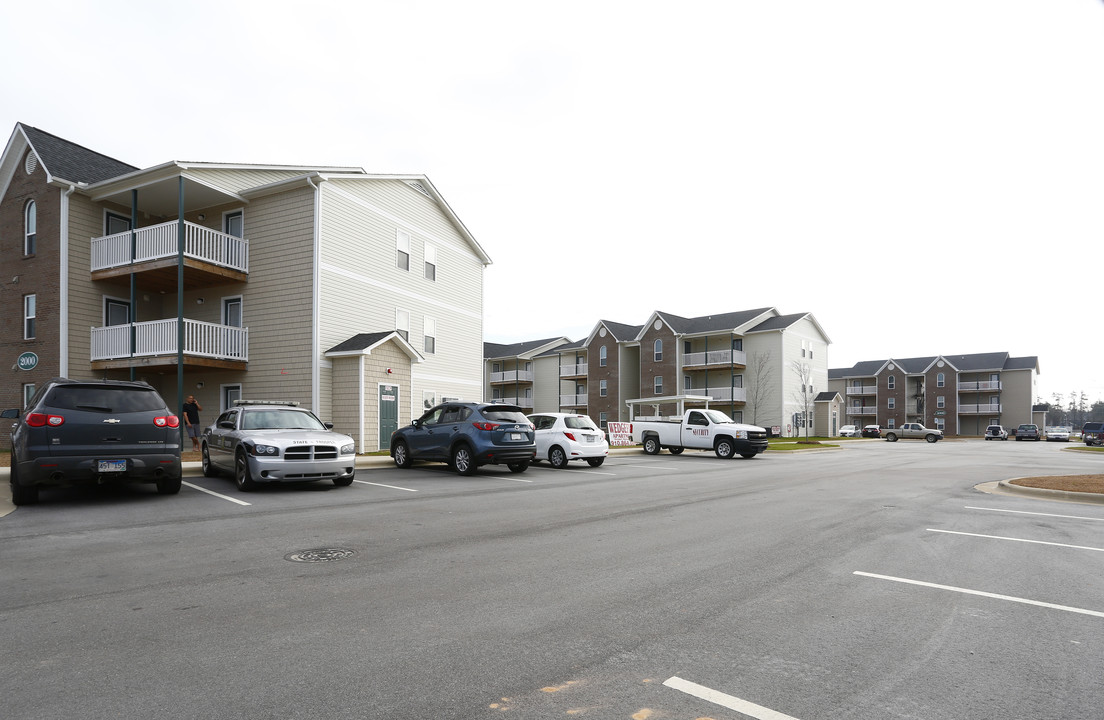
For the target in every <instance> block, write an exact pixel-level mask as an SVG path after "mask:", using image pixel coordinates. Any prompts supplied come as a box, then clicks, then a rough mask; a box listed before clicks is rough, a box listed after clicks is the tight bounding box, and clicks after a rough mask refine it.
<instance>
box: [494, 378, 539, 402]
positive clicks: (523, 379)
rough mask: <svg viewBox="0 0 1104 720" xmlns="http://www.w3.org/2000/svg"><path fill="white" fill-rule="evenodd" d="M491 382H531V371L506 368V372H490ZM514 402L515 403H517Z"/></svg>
mask: <svg viewBox="0 0 1104 720" xmlns="http://www.w3.org/2000/svg"><path fill="white" fill-rule="evenodd" d="M491 382H493V383H501V382H533V371H532V370H507V371H506V372H493V373H491ZM514 404H515V405H516V404H517V403H514ZM530 407H531V406H530Z"/></svg>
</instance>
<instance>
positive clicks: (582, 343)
mask: <svg viewBox="0 0 1104 720" xmlns="http://www.w3.org/2000/svg"><path fill="white" fill-rule="evenodd" d="M585 348H586V338H583V339H582V340H576V341H575V342H570V343H567V344H566V345H557V346H556V347H554V348H552V349H551V350H545V351H544V352H542V353H541V354H540V355H537V357H548V356H549V355H559V354H560V353H562V352H565V351H571V350H583V349H585Z"/></svg>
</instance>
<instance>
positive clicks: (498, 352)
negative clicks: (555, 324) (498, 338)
mask: <svg viewBox="0 0 1104 720" xmlns="http://www.w3.org/2000/svg"><path fill="white" fill-rule="evenodd" d="M559 339H560V338H554V337H553V338H545V339H544V340H529V341H527V342H520V343H513V344H511V345H502V344H499V343H489V342H485V343H483V358H484V359H488V358H509V357H517V356H518V355H522V354H524V353H527V352H529V351H531V350H536V349H537V348H539V347H540V346H541V345H547V344H548V343H550V342H556V341H557V340H559Z"/></svg>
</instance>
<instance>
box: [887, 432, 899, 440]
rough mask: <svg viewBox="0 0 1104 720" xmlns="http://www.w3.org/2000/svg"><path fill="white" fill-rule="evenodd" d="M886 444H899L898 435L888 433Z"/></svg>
mask: <svg viewBox="0 0 1104 720" xmlns="http://www.w3.org/2000/svg"><path fill="white" fill-rule="evenodd" d="M886 442H897V434H896V433H887V434H886Z"/></svg>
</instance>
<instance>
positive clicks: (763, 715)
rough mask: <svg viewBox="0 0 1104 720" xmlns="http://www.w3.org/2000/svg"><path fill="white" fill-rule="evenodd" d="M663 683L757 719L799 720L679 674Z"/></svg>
mask: <svg viewBox="0 0 1104 720" xmlns="http://www.w3.org/2000/svg"><path fill="white" fill-rule="evenodd" d="M663 684H664V685H666V686H667V687H669V688H673V689H675V690H680V691H682V692H684V693H686V694H687V695H693V696H694V697H696V698H700V699H701V700H706V701H708V702H711V703H713V704H714V705H720V706H721V707H724V708H728V709H729V710H735V711H736V712H738V713H743V714H744V715H747V716H749V717H753V718H756V720H797V718H794V717H793V716H791V715H784V714H782V713H780V712H778V711H777V710H771V709H770V708H766V707H763V706H762V705H756V704H755V703H753V702H748V701H747V700H741V699H740V698H738V697H733V696H732V695H727V694H725V693H723V692H720V691H718V690H713V689H712V688H707V687H706V686H704V685H698V684H697V683H693V682H690V681H689V680H683V679H682V678H680V677H679V676H677V675H675V676H673V677H670V678H667V680H665V681H664V682H663Z"/></svg>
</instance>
